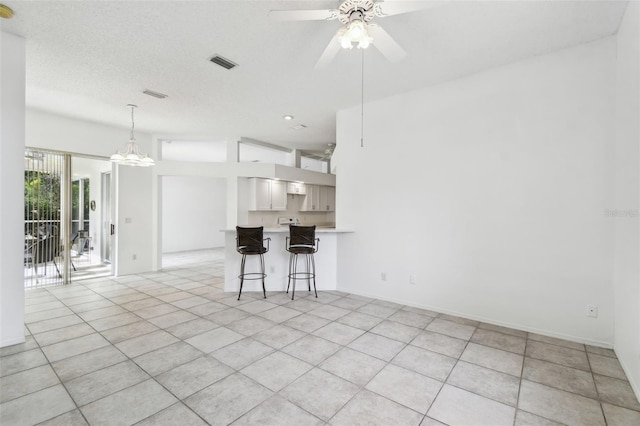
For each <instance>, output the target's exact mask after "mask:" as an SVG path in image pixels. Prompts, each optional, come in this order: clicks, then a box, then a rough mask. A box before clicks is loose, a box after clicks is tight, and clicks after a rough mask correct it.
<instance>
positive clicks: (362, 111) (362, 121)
mask: <svg viewBox="0 0 640 426" xmlns="http://www.w3.org/2000/svg"><path fill="white" fill-rule="evenodd" d="M361 50H362V76H361V79H362V88H361V91H360V148H364V49H361Z"/></svg>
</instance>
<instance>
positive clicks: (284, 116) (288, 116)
mask: <svg viewBox="0 0 640 426" xmlns="http://www.w3.org/2000/svg"><path fill="white" fill-rule="evenodd" d="M282 118H284V119H285V120H288V121H291V120H293V115H283V116H282Z"/></svg>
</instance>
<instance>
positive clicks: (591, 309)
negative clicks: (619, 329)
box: [587, 305, 598, 318]
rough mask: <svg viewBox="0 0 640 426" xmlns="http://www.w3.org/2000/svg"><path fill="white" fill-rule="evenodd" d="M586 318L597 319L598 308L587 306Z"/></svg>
mask: <svg viewBox="0 0 640 426" xmlns="http://www.w3.org/2000/svg"><path fill="white" fill-rule="evenodd" d="M587 316H588V317H591V318H598V307H597V306H593V305H587Z"/></svg>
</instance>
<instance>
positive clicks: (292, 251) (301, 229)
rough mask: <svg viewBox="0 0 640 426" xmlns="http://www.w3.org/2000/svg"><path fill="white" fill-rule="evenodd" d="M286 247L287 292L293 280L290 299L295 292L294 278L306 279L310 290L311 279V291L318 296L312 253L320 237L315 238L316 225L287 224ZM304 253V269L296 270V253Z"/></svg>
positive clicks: (315, 249)
mask: <svg viewBox="0 0 640 426" xmlns="http://www.w3.org/2000/svg"><path fill="white" fill-rule="evenodd" d="M285 243H286V244H285V245H286V249H287V251H288V252H289V281H288V283H287V293H289V286H290V285H291V280H293V291H292V292H291V300H293V298H294V297H295V294H296V280H304V279H306V280H307V284H308V287H309V291H311V280H313V291H314V292H315V294H316V297H318V291H317V290H316V261H315V259H314V257H313V254H314V253H316V252H317V251H318V245H319V244H320V239H319V238H316V227H315V225H313V226H299V225H290V226H289V236H288V237H287V238H286V241H285ZM299 254H304V255H305V260H306V264H307V268H306V270H305V271H302V272H298V255H299Z"/></svg>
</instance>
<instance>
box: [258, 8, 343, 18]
mask: <svg viewBox="0 0 640 426" xmlns="http://www.w3.org/2000/svg"><path fill="white" fill-rule="evenodd" d="M269 18H271V19H274V20H276V21H323V20H324V21H330V20H332V19H338V11H337V10H336V9H325V10H271V11H269Z"/></svg>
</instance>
